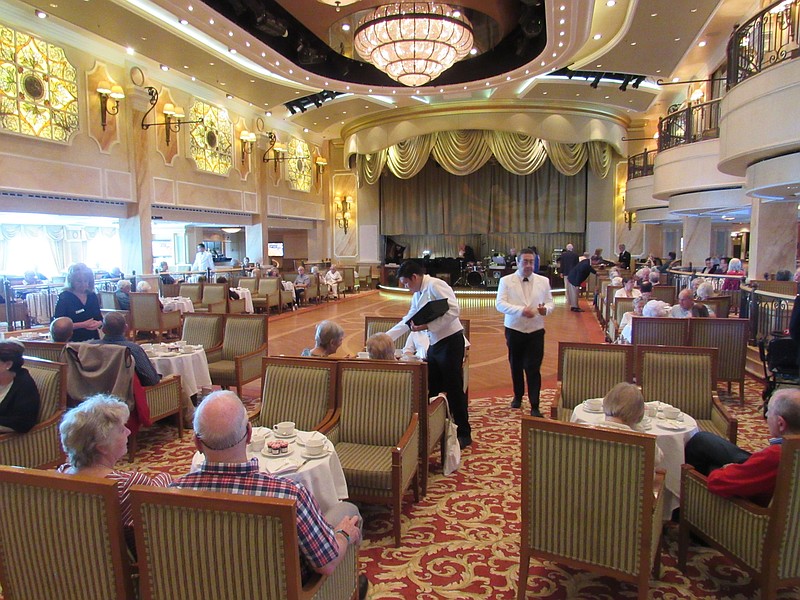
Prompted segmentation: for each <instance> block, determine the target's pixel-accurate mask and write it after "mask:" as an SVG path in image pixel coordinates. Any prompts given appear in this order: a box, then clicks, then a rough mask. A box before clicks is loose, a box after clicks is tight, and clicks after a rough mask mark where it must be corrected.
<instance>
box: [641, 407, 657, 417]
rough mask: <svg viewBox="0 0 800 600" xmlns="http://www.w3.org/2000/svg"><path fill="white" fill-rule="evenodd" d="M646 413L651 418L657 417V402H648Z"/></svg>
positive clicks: (645, 408)
mask: <svg viewBox="0 0 800 600" xmlns="http://www.w3.org/2000/svg"><path fill="white" fill-rule="evenodd" d="M644 412H645V414H646V415H647V416H648V417H650V418H655V417H656V415H658V407H657V406H656V405H655V404H647V405H645V407H644Z"/></svg>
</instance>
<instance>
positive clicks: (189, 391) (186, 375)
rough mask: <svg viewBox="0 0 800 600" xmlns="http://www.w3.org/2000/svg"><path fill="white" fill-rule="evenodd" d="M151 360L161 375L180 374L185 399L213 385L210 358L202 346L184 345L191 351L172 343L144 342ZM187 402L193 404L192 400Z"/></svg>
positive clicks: (143, 345) (143, 346)
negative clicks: (179, 348)
mask: <svg viewBox="0 0 800 600" xmlns="http://www.w3.org/2000/svg"><path fill="white" fill-rule="evenodd" d="M142 348H144V350H145V352H146V353H147V356H148V357H149V358H150V362H152V363H153V366H154V367H155V368H156V371H157V372H159V373H160V374H161V375H172V374H175V375H180V376H181V390H182V391H183V396H184V400H188V399H189V398H190V397H191V396H194V395H195V394H197V393H199V392H200V390H201V389H202V388H204V387H211V373H209V371H208V359H207V358H206V351H205V350H204V349H203V347H202V346H184V348H191V351H190V352H186V351H181V350H177V349H176V348H177V346H173V345H170V344H142ZM185 404H187V405H189V406H191V402H186V403H185Z"/></svg>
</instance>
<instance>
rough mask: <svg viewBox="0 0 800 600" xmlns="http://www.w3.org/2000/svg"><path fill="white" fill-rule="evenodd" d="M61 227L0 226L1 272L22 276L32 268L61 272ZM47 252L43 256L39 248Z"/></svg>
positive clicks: (62, 260)
mask: <svg viewBox="0 0 800 600" xmlns="http://www.w3.org/2000/svg"><path fill="white" fill-rule="evenodd" d="M65 238H66V235H65V230H64V227H62V226H50V225H11V224H6V225H0V269H2V270H3V272H6V273H17V274H22V273H23V272H24V271H27V270H29V269H32V268H34V267H36V268H38V269H39V270H41V271H47V272H51V273H52V272H56V273H60V272H61V271H62V270H63V269H64V268H65V264H64V239H65ZM43 248H46V249H47V251H46V253H44V254H42V253H41V252H42V249H43ZM20 257H24V258H22V259H21V258H20Z"/></svg>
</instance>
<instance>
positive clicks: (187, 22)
mask: <svg viewBox="0 0 800 600" xmlns="http://www.w3.org/2000/svg"><path fill="white" fill-rule="evenodd" d="M178 23H180V24H181V25H188V24H189V21H187V20H186V19H181V20H180V21H178Z"/></svg>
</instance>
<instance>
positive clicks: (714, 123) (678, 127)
mask: <svg viewBox="0 0 800 600" xmlns="http://www.w3.org/2000/svg"><path fill="white" fill-rule="evenodd" d="M798 2H800V0H798ZM719 103H720V99H719V98H718V99H716V100H712V101H711V102H704V103H702V104H692V103H691V102H690V103H689V104H688V105H687V106H686V108H682V109H680V110H676V111H675V112H672V113H670V114H668V115H667V116H666V117H664V118H663V119H659V121H658V151H659V152H661V151H662V150H667V149H669V148H674V147H675V146H680V145H681V144H691V143H694V142H699V141H702V140H710V139H714V138H718V137H719Z"/></svg>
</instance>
